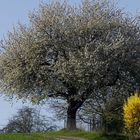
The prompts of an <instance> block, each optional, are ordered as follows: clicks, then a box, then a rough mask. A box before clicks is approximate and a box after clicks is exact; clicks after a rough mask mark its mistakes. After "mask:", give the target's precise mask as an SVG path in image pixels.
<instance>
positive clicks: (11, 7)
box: [0, 0, 140, 125]
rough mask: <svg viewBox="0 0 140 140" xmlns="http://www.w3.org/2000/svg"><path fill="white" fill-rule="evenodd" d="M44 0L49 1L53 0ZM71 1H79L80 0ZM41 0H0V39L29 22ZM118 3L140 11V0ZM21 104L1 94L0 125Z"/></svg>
mask: <svg viewBox="0 0 140 140" xmlns="http://www.w3.org/2000/svg"><path fill="white" fill-rule="evenodd" d="M44 1H45V2H48V1H51V0H48V1H47V0H44ZM69 1H70V2H71V3H78V2H79V1H80V0H69ZM114 1H115V0H114ZM39 2H40V0H0V40H1V39H2V38H3V35H5V36H6V33H7V32H8V30H11V29H12V28H13V25H16V23H17V22H18V21H20V22H22V23H27V22H28V12H29V11H32V10H33V9H36V8H37V7H38V5H39ZM118 5H119V7H121V8H124V9H125V11H127V12H129V13H132V14H135V13H136V11H137V12H138V11H139V12H140V0H119V1H118ZM28 104H29V103H27V104H26V105H28ZM21 106H23V104H22V102H21V101H18V102H17V101H16V102H15V101H12V102H8V101H6V100H4V97H1V96H0V125H3V124H5V123H6V122H7V120H8V118H9V117H10V116H12V115H13V114H14V113H15V112H16V110H17V109H18V108H21ZM30 106H31V105H30Z"/></svg>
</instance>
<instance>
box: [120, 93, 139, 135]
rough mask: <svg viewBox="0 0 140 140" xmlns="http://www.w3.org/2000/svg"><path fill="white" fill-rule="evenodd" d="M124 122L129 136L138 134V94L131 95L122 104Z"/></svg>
mask: <svg viewBox="0 0 140 140" xmlns="http://www.w3.org/2000/svg"><path fill="white" fill-rule="evenodd" d="M123 109H124V123H125V128H126V130H127V132H128V133H129V134H130V135H131V136H140V96H139V95H138V93H135V95H132V96H130V97H129V98H128V100H127V101H126V102H125V104H124V108H123Z"/></svg>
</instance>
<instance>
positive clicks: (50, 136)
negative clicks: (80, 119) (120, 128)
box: [0, 130, 128, 140]
mask: <svg viewBox="0 0 140 140" xmlns="http://www.w3.org/2000/svg"><path fill="white" fill-rule="evenodd" d="M60 136H67V137H80V138H84V139H87V140H128V139H127V137H124V136H114V135H109V136H101V135H100V134H99V133H96V132H85V131H67V130H60V131H56V132H47V133H32V134H0V140H55V139H56V138H58V137H60Z"/></svg>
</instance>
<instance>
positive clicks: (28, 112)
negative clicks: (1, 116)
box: [2, 107, 56, 133]
mask: <svg viewBox="0 0 140 140" xmlns="http://www.w3.org/2000/svg"><path fill="white" fill-rule="evenodd" d="M2 130H3V132H4V133H30V132H47V131H51V130H56V126H55V125H51V124H50V123H49V122H48V120H46V118H45V116H42V115H41V114H40V112H39V111H38V110H36V109H34V108H29V107H24V108H22V109H20V110H19V111H18V112H17V115H14V116H13V117H12V118H11V119H10V120H9V122H8V124H7V125H6V127H4V128H3V129H2Z"/></svg>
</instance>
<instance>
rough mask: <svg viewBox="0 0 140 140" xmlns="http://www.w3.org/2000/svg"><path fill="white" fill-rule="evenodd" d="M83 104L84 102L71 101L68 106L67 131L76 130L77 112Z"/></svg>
mask: <svg viewBox="0 0 140 140" xmlns="http://www.w3.org/2000/svg"><path fill="white" fill-rule="evenodd" d="M82 104H83V102H82V101H71V102H69V104H68V110H67V129H68V130H76V129H77V127H76V112H77V110H78V109H79V107H81V105H82Z"/></svg>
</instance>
